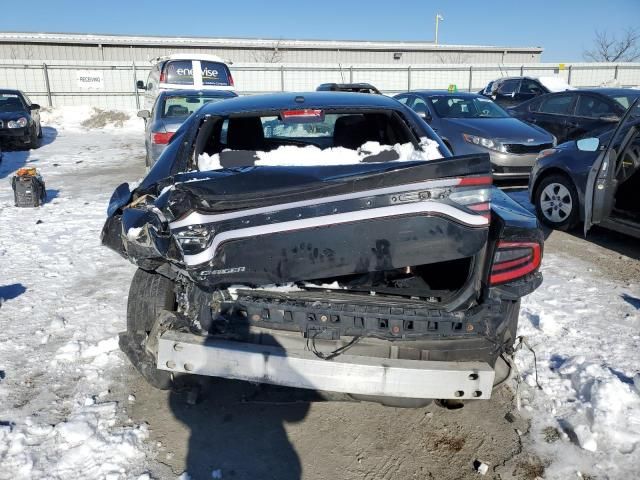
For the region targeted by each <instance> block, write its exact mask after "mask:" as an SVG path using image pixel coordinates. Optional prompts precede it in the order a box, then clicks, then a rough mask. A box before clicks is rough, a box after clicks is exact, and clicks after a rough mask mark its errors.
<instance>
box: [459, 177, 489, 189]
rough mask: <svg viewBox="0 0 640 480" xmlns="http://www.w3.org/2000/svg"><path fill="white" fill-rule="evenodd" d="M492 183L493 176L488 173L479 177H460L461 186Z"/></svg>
mask: <svg viewBox="0 0 640 480" xmlns="http://www.w3.org/2000/svg"><path fill="white" fill-rule="evenodd" d="M492 183H493V178H492V177H491V176H489V175H487V176H480V177H464V178H461V179H460V183H459V184H458V185H460V186H461V187H468V186H471V185H491V184H492Z"/></svg>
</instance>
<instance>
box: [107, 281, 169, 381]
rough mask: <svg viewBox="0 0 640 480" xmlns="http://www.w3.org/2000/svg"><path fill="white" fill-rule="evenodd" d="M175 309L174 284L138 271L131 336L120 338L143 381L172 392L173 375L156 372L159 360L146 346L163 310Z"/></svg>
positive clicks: (131, 293)
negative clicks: (157, 360) (170, 389)
mask: <svg viewBox="0 0 640 480" xmlns="http://www.w3.org/2000/svg"><path fill="white" fill-rule="evenodd" d="M175 306H176V295H175V291H174V283H173V282H172V281H171V280H169V279H168V278H166V277H163V276H162V275H159V274H157V273H153V272H147V271H145V270H142V269H138V270H137V271H136V273H135V274H134V275H133V279H132V280H131V287H130V288H129V299H128V301H127V332H126V335H121V336H120V348H121V349H122V350H123V351H124V352H125V353H126V354H127V357H129V360H130V361H131V363H132V364H133V366H134V367H135V368H136V370H138V372H140V374H141V375H142V377H143V378H144V379H145V380H146V381H147V382H148V383H149V384H150V385H151V386H153V387H155V388H158V389H161V390H167V389H169V388H171V386H172V384H173V380H172V375H171V373H170V372H167V371H164V370H158V369H157V368H156V367H157V365H156V359H155V358H154V356H153V355H152V354H151V353H149V351H148V350H147V349H146V344H147V341H148V340H149V335H150V334H151V330H152V328H153V326H154V324H155V322H156V320H157V319H158V315H159V314H160V313H161V312H162V311H163V310H168V311H174V310H175Z"/></svg>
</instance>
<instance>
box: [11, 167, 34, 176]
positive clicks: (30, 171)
mask: <svg viewBox="0 0 640 480" xmlns="http://www.w3.org/2000/svg"><path fill="white" fill-rule="evenodd" d="M37 175H38V171H37V170H36V169H35V168H33V167H24V168H21V169H19V170H18V171H17V172H16V176H18V177H35V176H37Z"/></svg>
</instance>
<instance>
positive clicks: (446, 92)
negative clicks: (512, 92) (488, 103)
mask: <svg viewBox="0 0 640 480" xmlns="http://www.w3.org/2000/svg"><path fill="white" fill-rule="evenodd" d="M409 93H412V94H415V95H421V96H424V97H434V96H439V97H441V96H451V97H465V98H483V99H486V97H484V96H483V95H479V94H477V93H474V92H450V91H449V90H412V91H411V92H409Z"/></svg>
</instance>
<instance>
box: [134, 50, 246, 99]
mask: <svg viewBox="0 0 640 480" xmlns="http://www.w3.org/2000/svg"><path fill="white" fill-rule="evenodd" d="M152 62H153V63H154V65H153V67H152V68H151V72H150V73H149V77H148V78H147V83H146V84H145V83H144V82H143V81H142V80H138V82H137V83H136V86H137V88H138V89H140V90H144V91H145V94H144V98H145V101H144V104H145V108H146V109H148V110H150V109H151V108H152V107H153V103H154V101H155V99H156V97H157V96H158V93H159V92H161V91H163V90H177V89H180V90H190V89H194V90H234V85H233V77H232V76H231V72H230V71H229V67H228V66H227V64H226V63H225V61H224V60H222V59H221V58H220V57H217V56H215V55H206V54H197V53H179V54H173V55H168V56H164V57H158V58H155V59H153V60H152Z"/></svg>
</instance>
